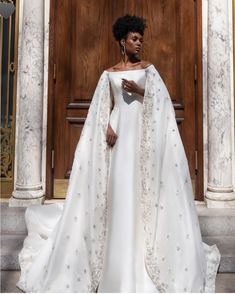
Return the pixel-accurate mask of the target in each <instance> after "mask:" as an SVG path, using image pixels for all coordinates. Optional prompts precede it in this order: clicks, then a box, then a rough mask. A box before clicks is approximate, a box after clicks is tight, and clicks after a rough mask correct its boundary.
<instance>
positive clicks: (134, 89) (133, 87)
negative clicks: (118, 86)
mask: <svg viewBox="0 0 235 294" xmlns="http://www.w3.org/2000/svg"><path fill="white" fill-rule="evenodd" d="M122 88H123V89H124V90H125V91H127V92H130V93H136V94H139V95H140V96H144V89H142V88H140V87H139V86H138V85H137V84H136V83H135V82H134V81H130V80H126V79H122Z"/></svg>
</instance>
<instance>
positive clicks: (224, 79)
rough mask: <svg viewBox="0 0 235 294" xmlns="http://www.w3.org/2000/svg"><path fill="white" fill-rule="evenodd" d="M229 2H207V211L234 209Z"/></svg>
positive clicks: (216, 0) (231, 50) (217, 0)
mask: <svg viewBox="0 0 235 294" xmlns="http://www.w3.org/2000/svg"><path fill="white" fill-rule="evenodd" d="M231 5H232V0H223V1H221V0H208V43H207V45H208V56H207V58H208V72H207V77H208V80H207V82H208V83H207V87H208V93H207V94H208V101H207V102H208V185H207V191H206V197H205V200H206V203H207V206H208V207H235V192H234V187H233V174H232V168H233V165H232V152H233V151H232V145H233V143H232V132H233V130H232V117H233V114H232V101H233V57H232V53H233V47H232V46H233V44H232V9H231Z"/></svg>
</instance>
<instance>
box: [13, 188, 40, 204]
mask: <svg viewBox="0 0 235 294" xmlns="http://www.w3.org/2000/svg"><path fill="white" fill-rule="evenodd" d="M44 201H45V195H44V192H43V190H37V191H23V190H15V191H13V193H12V197H11V198H10V199H9V207H27V206H29V205H32V204H43V203H44Z"/></svg>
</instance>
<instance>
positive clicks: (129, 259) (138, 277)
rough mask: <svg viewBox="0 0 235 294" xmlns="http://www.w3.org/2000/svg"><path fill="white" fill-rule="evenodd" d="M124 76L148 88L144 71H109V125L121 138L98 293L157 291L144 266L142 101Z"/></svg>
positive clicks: (114, 159) (113, 159)
mask: <svg viewBox="0 0 235 294" xmlns="http://www.w3.org/2000/svg"><path fill="white" fill-rule="evenodd" d="M122 78H125V79H128V80H134V81H135V82H136V83H137V84H138V85H139V86H140V87H142V88H144V87H145V80H146V73H145V70H131V71H122V72H109V80H110V83H111V89H112V93H113V96H114V105H115V106H114V108H113V110H112V113H111V117H110V124H111V126H112V128H113V129H114V131H115V132H116V134H117V135H118V139H117V141H116V144H115V145H114V147H113V149H112V156H111V169H110V182H109V205H110V208H109V218H108V220H109V223H108V240H107V249H106V258H105V265H104V271H103V275H102V280H101V284H100V286H99V289H98V291H99V292H157V290H156V287H155V285H154V284H153V282H152V281H151V279H150V277H149V276H148V274H147V272H146V269H145V265H144V250H143V248H144V246H143V242H144V240H143V238H141V237H142V236H143V232H142V225H141V214H140V210H139V202H140V199H139V193H140V191H141V189H140V186H139V183H140V181H139V176H140V175H139V174H138V166H137V164H138V163H139V153H140V136H141V125H142V110H143V105H142V104H143V97H141V96H139V95H137V94H131V93H127V92H126V91H124V90H122V87H121V83H122Z"/></svg>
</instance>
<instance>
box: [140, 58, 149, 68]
mask: <svg viewBox="0 0 235 294" xmlns="http://www.w3.org/2000/svg"><path fill="white" fill-rule="evenodd" d="M150 65H152V63H151V62H149V61H146V60H141V67H142V68H147V67H149V66H150Z"/></svg>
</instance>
